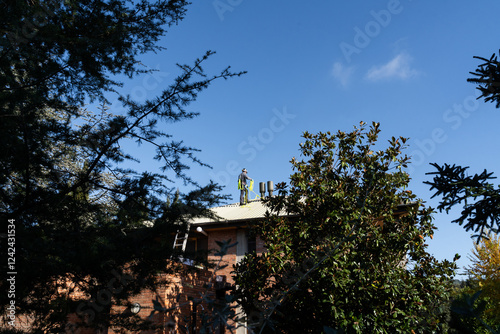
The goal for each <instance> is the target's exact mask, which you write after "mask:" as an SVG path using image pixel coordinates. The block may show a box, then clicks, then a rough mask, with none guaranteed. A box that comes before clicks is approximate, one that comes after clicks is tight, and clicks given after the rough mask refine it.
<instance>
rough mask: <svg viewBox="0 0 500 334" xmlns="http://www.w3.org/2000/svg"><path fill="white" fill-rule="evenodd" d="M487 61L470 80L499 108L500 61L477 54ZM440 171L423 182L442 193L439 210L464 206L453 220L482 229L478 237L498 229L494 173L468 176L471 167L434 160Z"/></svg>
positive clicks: (497, 191)
mask: <svg viewBox="0 0 500 334" xmlns="http://www.w3.org/2000/svg"><path fill="white" fill-rule="evenodd" d="M474 58H477V59H480V60H482V61H484V62H485V63H483V64H481V65H479V67H478V68H477V69H476V71H475V72H470V73H471V74H473V75H475V76H476V77H475V78H469V79H467V81H468V82H472V83H475V84H477V85H478V87H477V89H478V90H479V91H481V95H480V96H479V98H481V97H482V98H484V100H485V102H495V103H496V107H497V108H499V107H500V66H499V65H500V63H499V62H498V60H497V57H496V56H495V54H493V55H492V56H491V57H490V59H486V58H483V57H474ZM431 165H432V166H434V167H435V168H436V169H437V171H435V172H429V173H427V175H435V176H434V178H433V180H432V181H427V182H424V183H426V184H428V185H430V186H431V190H435V191H436V192H435V193H434V195H433V197H436V196H441V197H442V198H443V200H442V201H441V202H440V204H439V206H438V209H439V210H440V211H443V210H444V211H446V212H448V211H449V210H450V209H451V208H452V207H454V206H455V205H460V206H462V213H461V216H460V217H459V218H457V219H455V220H453V222H456V223H459V224H460V225H462V224H464V223H465V224H464V228H465V230H466V231H469V230H474V231H475V232H479V234H477V235H476V237H477V238H478V242H479V239H480V238H481V237H484V236H485V235H486V234H487V233H488V231H489V230H491V231H492V232H498V228H499V227H500V221H499V213H500V211H499V204H500V188H498V187H495V186H494V185H493V184H492V183H489V182H488V180H491V179H494V178H496V177H492V175H493V173H488V172H487V171H486V170H484V171H483V172H482V173H481V174H474V175H472V176H469V175H466V173H465V172H466V170H467V169H468V168H469V167H461V166H456V165H449V164H445V165H444V166H439V165H438V164H436V163H432V164H431Z"/></svg>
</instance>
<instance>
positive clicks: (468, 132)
mask: <svg viewBox="0 0 500 334" xmlns="http://www.w3.org/2000/svg"><path fill="white" fill-rule="evenodd" d="M499 10H500V3H498V2H497V1H492V0H488V1H482V2H480V3H478V2H472V1H462V0H459V1H439V2H430V1H421V0H420V1H419V0H413V1H411V0H401V1H393V0H391V1H386V0H384V1H350V2H341V3H339V2H336V1H309V2H306V1H296V0H287V1H284V0H275V1H262V0H260V1H259V0H254V1H250V0H216V1H212V0H210V1H194V3H193V4H192V5H191V6H189V9H188V13H187V16H186V18H185V19H184V20H183V21H182V22H181V23H180V24H179V25H178V26H173V27H172V28H171V29H170V32H169V33H168V34H167V35H166V36H165V38H164V39H163V40H162V41H161V43H162V45H164V46H166V47H167V50H166V51H164V52H161V53H158V54H153V55H148V56H146V57H144V64H145V65H146V66H148V67H150V68H154V69H157V70H158V72H157V73H156V74H154V75H145V76H142V77H140V78H137V79H136V80H135V81H134V82H132V83H129V84H127V85H126V86H125V87H124V91H125V92H128V93H130V94H131V95H132V96H133V97H136V98H138V99H142V98H152V97H153V96H154V95H155V94H157V93H159V92H160V91H161V89H162V87H166V86H167V85H168V84H170V82H171V81H169V80H171V79H172V78H174V76H175V74H176V73H178V71H177V69H176V67H175V63H177V62H179V63H192V61H194V59H195V58H197V57H201V56H202V55H203V53H204V52H205V51H207V50H214V51H216V52H217V53H216V54H215V55H214V56H213V57H212V58H211V59H210V60H209V61H208V62H207V66H206V71H207V72H208V73H216V71H217V70H220V69H222V68H224V67H225V66H227V65H231V66H232V69H233V70H235V71H240V70H246V71H248V74H246V75H244V76H242V77H240V78H236V79H233V80H229V81H220V82H216V83H215V84H213V85H212V86H211V87H210V88H209V89H208V90H207V91H205V92H203V93H202V94H201V95H200V97H199V99H198V101H197V102H196V103H193V104H192V105H191V106H190V107H189V110H190V111H196V112H200V116H199V117H198V118H196V119H193V120H190V121H186V122H182V123H178V124H175V125H172V126H170V125H169V127H166V128H165V130H166V131H167V132H169V133H172V134H173V135H174V136H175V137H174V138H177V139H183V140H184V141H185V143H186V144H187V145H191V146H194V147H196V148H198V149H200V150H201V152H200V153H199V155H198V156H199V158H200V159H201V160H202V161H204V162H206V163H208V164H210V165H211V166H212V167H213V169H206V168H193V169H192V170H191V172H192V174H191V175H192V176H193V177H194V178H195V179H196V180H198V181H200V182H201V183H206V182H208V180H209V179H214V180H215V181H217V182H219V183H221V184H223V185H226V186H227V187H226V192H227V193H230V194H232V195H233V199H234V202H236V201H237V200H238V190H237V183H236V180H237V174H238V173H239V172H240V170H241V168H243V167H246V168H247V169H248V170H249V176H250V177H252V178H254V179H255V181H256V182H257V183H258V182H262V181H268V180H272V181H274V182H275V183H277V182H280V181H287V179H288V176H289V175H290V173H291V168H290V166H291V165H290V163H289V161H290V159H291V158H292V157H294V156H298V144H299V143H300V142H301V134H302V133H303V132H304V131H306V130H307V131H309V132H318V131H332V132H335V131H337V130H344V131H349V130H351V129H352V128H353V126H354V125H357V124H359V122H360V121H365V122H367V123H371V122H372V121H376V122H380V123H381V129H382V134H381V140H382V142H384V141H385V140H386V139H387V138H390V137H392V136H404V137H409V138H410V141H409V144H410V147H409V149H408V150H407V154H409V155H412V157H413V165H412V167H411V168H410V170H409V171H410V175H411V177H412V182H411V186H410V189H411V190H412V191H413V192H415V193H416V194H417V195H418V196H419V197H420V198H422V199H424V200H426V201H427V204H428V205H430V206H433V207H435V206H436V205H437V201H436V200H431V199H430V196H431V193H430V191H429V188H428V187H427V186H425V185H424V184H422V182H423V181H425V180H429V179H430V178H429V176H426V175H425V173H426V172H429V171H432V168H431V166H429V163H430V162H438V163H444V162H448V163H457V164H462V165H467V166H470V167H471V171H472V172H480V171H482V170H483V169H484V168H487V169H488V170H490V171H492V172H495V173H496V174H497V175H499V174H500V170H499V168H498V167H497V166H499V158H498V154H497V153H496V150H495V149H494V148H496V147H497V145H498V144H499V143H500V132H499V131H498V120H499V119H500V110H496V109H495V108H494V106H493V105H492V104H485V103H484V102H482V101H477V100H476V99H475V98H476V96H477V93H476V90H475V86H474V85H472V84H469V83H467V82H466V79H467V78H468V77H469V76H470V75H469V73H468V72H469V71H473V70H474V69H475V68H476V67H477V65H478V64H479V61H477V60H475V59H473V58H472V57H473V56H475V55H479V56H484V57H489V56H490V55H491V54H492V53H494V52H495V53H496V52H498V50H499V48H500V40H499V39H498V37H499V32H500V20H498V12H499ZM138 154H140V155H141V161H142V162H141V167H144V166H147V167H148V168H149V167H152V166H154V163H153V162H151V160H150V159H149V157H148V154H149V151H148V150H147V149H145V148H141V149H140V150H139V151H138ZM180 186H181V188H182V185H180ZM456 216H457V212H454V213H451V214H449V215H446V214H436V216H435V217H436V221H435V223H436V226H437V227H438V229H439V230H438V231H437V232H436V234H435V237H434V239H433V240H429V245H430V251H431V253H433V254H434V255H435V256H436V257H437V258H439V259H444V258H448V259H451V258H453V255H454V254H455V253H459V254H461V255H462V259H461V260H460V261H459V264H460V265H461V266H464V265H467V264H469V261H468V260H467V256H468V253H470V249H471V248H472V247H473V241H472V240H471V239H470V234H469V233H467V232H465V231H464V230H463V229H462V228H461V227H460V226H458V225H456V224H451V223H450V221H451V220H452V219H453V218H456Z"/></svg>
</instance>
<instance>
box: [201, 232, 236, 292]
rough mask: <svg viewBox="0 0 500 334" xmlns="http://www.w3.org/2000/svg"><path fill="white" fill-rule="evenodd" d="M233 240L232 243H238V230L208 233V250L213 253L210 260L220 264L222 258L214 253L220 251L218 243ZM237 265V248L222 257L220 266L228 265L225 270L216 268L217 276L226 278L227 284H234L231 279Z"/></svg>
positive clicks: (209, 257) (232, 248) (209, 256)
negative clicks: (234, 266)
mask: <svg viewBox="0 0 500 334" xmlns="http://www.w3.org/2000/svg"><path fill="white" fill-rule="evenodd" d="M229 239H231V243H235V242H236V229H224V230H215V231H209V232H208V249H209V250H210V251H211V252H210V254H209V255H208V260H209V261H213V262H214V263H215V264H217V263H219V260H220V256H216V255H214V252H213V251H217V250H219V249H220V247H219V245H217V243H216V241H224V240H229ZM235 263H236V246H234V247H231V248H229V249H228V251H227V254H226V255H224V256H223V257H222V261H221V262H220V265H221V266H223V265H227V266H226V267H225V268H222V269H217V268H215V269H214V270H215V273H216V275H223V276H226V279H227V282H228V283H231V284H233V283H234V281H233V279H232V277H231V271H232V270H233V264H235Z"/></svg>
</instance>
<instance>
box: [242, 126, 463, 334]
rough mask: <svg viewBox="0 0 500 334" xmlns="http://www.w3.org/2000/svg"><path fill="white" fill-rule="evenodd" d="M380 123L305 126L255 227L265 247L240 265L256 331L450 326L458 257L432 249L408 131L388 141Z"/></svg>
mask: <svg viewBox="0 0 500 334" xmlns="http://www.w3.org/2000/svg"><path fill="white" fill-rule="evenodd" d="M379 132H380V129H379V124H378V123H373V124H372V125H371V126H370V127H369V128H368V127H367V126H366V125H365V124H364V123H361V125H360V127H356V128H354V130H353V131H351V132H342V131H339V132H337V133H335V134H331V133H329V132H328V133H318V134H310V133H307V132H306V133H304V135H303V137H304V142H303V143H302V144H300V150H301V153H302V159H303V160H299V159H296V158H293V159H292V161H291V163H292V165H293V169H294V171H295V172H294V174H292V175H291V177H290V184H289V185H287V184H284V183H281V184H278V185H277V196H275V197H272V198H269V199H268V200H267V202H266V203H267V206H268V207H269V215H268V216H267V218H266V219H265V220H264V222H263V223H262V224H261V225H259V226H256V227H255V229H256V232H257V233H259V234H260V236H261V238H263V240H264V242H265V246H266V248H267V252H265V253H263V254H261V255H259V254H255V253H254V254H250V255H248V256H246V257H245V259H244V260H243V261H242V262H240V263H239V264H238V265H236V266H235V272H234V273H235V282H236V287H237V288H236V291H235V296H236V298H237V299H238V300H239V302H240V303H241V305H242V306H243V308H244V310H245V312H246V314H247V317H248V319H247V321H248V324H249V326H251V327H253V328H254V330H255V331H256V332H258V333H267V332H279V333H292V332H294V333H297V332H301V333H320V332H323V331H326V332H328V333H330V332H331V333H334V332H337V331H339V332H347V333H368V332H371V333H373V332H380V333H398V332H400V333H417V332H418V333H429V332H433V331H440V330H445V327H446V317H447V309H448V307H447V303H446V302H447V299H448V296H449V291H450V278H451V277H452V275H453V274H454V270H455V269H456V266H455V263H454V262H450V261H447V260H445V261H442V262H440V261H437V260H436V259H435V258H433V257H432V256H431V255H430V254H429V253H428V252H427V251H426V248H427V245H426V244H425V239H426V238H428V237H430V238H432V235H433V233H434V229H435V227H434V225H433V223H432V212H433V210H432V209H431V208H428V207H425V206H424V205H423V204H422V201H421V200H419V199H417V197H416V196H415V195H414V194H413V193H412V192H411V191H410V190H408V189H407V186H408V183H409V181H410V177H409V175H408V174H407V173H406V172H405V171H404V168H405V167H406V166H407V164H408V160H409V158H408V157H407V156H406V155H403V154H402V150H403V149H404V148H405V142H406V139H405V138H401V137H400V138H394V137H393V138H392V139H390V140H389V144H388V147H387V148H385V149H380V144H377V140H378V136H379ZM277 213H280V215H278V214H277ZM285 213H288V215H284V214H285Z"/></svg>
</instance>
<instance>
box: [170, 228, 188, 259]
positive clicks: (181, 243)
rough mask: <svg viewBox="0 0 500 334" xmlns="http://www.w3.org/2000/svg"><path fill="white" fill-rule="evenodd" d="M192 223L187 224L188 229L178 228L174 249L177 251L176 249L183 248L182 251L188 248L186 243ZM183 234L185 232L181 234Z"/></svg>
mask: <svg viewBox="0 0 500 334" xmlns="http://www.w3.org/2000/svg"><path fill="white" fill-rule="evenodd" d="M189 225H190V224H188V225H187V227H186V231H181V230H180V229H179V230H177V233H176V234H175V239H174V246H173V250H174V252H175V250H176V249H179V248H180V249H181V251H182V253H184V251H185V250H186V245H187V241H188V237H189V227H190V226H189ZM181 234H183V235H182V236H181Z"/></svg>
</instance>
